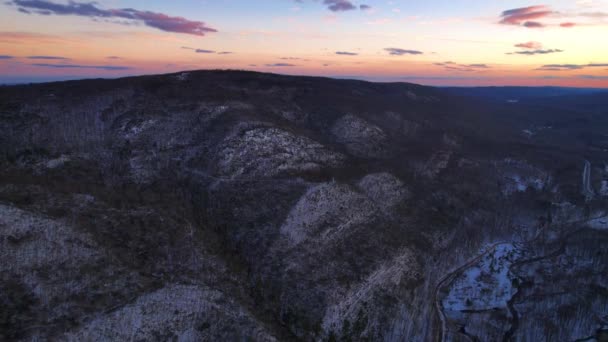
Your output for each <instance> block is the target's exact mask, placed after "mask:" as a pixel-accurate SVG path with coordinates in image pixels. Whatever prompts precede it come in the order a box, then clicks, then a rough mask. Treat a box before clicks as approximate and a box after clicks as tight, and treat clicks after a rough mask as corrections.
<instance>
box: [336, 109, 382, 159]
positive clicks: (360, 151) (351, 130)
mask: <svg viewBox="0 0 608 342" xmlns="http://www.w3.org/2000/svg"><path fill="white" fill-rule="evenodd" d="M331 131H332V133H333V134H334V135H335V136H336V138H337V140H338V142H339V143H342V144H344V146H346V150H347V151H348V152H349V153H351V154H353V155H354V156H357V157H362V158H380V157H385V156H386V155H387V153H388V149H387V146H386V143H387V136H386V134H385V133H384V131H383V130H382V129H380V127H378V126H375V125H373V124H371V123H369V122H367V121H365V120H363V119H362V118H360V117H358V116H354V115H345V116H343V117H341V118H340V119H338V120H337V121H336V122H335V123H334V124H333V126H332V129H331Z"/></svg>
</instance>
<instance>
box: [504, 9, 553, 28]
mask: <svg viewBox="0 0 608 342" xmlns="http://www.w3.org/2000/svg"><path fill="white" fill-rule="evenodd" d="M552 13H553V11H552V10H551V9H549V8H548V7H547V6H542V5H540V6H529V7H522V8H514V9H510V10H506V11H504V12H502V14H501V15H500V24H503V25H516V26H524V27H528V28H537V27H544V24H542V23H540V22H538V21H537V20H538V19H541V18H545V17H547V16H549V15H551V14H552Z"/></svg>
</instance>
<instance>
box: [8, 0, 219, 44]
mask: <svg viewBox="0 0 608 342" xmlns="http://www.w3.org/2000/svg"><path fill="white" fill-rule="evenodd" d="M7 4H9V5H13V6H16V7H17V9H18V10H19V11H20V12H22V13H26V14H38V15H73V16H83V17H89V18H94V19H99V18H119V19H127V20H134V21H138V22H142V23H143V24H144V25H146V26H149V27H153V28H156V29H159V30H162V31H166V32H175V33H185V34H191V35H196V36H204V35H205V34H207V33H212V32H217V30H215V29H214V28H211V27H208V26H207V25H206V24H205V23H204V22H201V21H193V20H188V19H185V18H182V17H172V16H169V15H167V14H164V13H157V12H151V11H140V10H136V9H133V8H121V9H103V8H100V7H97V3H95V2H76V1H69V2H68V3H67V4H63V3H55V2H51V1H46V0H12V1H8V2H7Z"/></svg>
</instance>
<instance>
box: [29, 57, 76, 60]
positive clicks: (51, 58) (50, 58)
mask: <svg viewBox="0 0 608 342" xmlns="http://www.w3.org/2000/svg"><path fill="white" fill-rule="evenodd" d="M26 58H27V59H43V60H69V58H67V57H58V56H27V57H26Z"/></svg>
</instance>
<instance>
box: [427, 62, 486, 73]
mask: <svg viewBox="0 0 608 342" xmlns="http://www.w3.org/2000/svg"><path fill="white" fill-rule="evenodd" d="M433 64H434V65H436V66H440V67H443V68H444V69H445V70H446V71H458V72H475V71H483V70H485V69H490V66H489V65H487V64H483V63H475V64H459V63H454V62H452V61H447V62H439V63H433Z"/></svg>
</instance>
